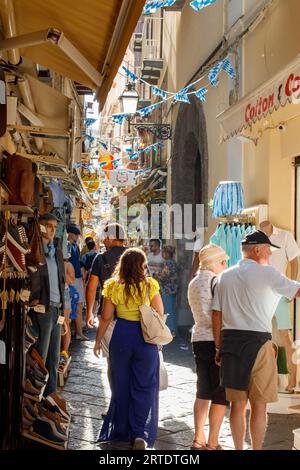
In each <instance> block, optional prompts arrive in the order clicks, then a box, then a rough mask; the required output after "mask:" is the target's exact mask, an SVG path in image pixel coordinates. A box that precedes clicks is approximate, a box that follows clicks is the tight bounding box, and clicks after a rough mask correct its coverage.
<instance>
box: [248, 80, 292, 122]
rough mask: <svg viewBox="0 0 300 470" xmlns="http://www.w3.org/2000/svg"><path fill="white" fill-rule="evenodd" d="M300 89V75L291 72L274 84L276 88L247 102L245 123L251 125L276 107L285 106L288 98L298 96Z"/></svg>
mask: <svg viewBox="0 0 300 470" xmlns="http://www.w3.org/2000/svg"><path fill="white" fill-rule="evenodd" d="M299 91H300V76H299V75H298V74H296V73H290V74H289V75H288V76H287V77H286V78H285V79H284V80H283V81H282V82H281V83H278V84H276V85H275V86H274V89H273V90H272V91H271V92H270V91H268V92H267V93H266V94H263V95H262V96H258V97H256V98H255V100H254V101H252V102H250V103H247V105H246V107H245V115H244V118H245V124H247V125H249V124H251V123H252V122H255V121H256V120H257V119H260V118H261V117H262V116H265V115H266V114H267V113H271V112H272V111H273V110H274V109H278V108H279V107H280V106H284V105H285V103H286V102H287V100H289V101H291V100H292V99H293V98H297V97H298V95H299Z"/></svg>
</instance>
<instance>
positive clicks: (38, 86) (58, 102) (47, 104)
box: [21, 75, 71, 165]
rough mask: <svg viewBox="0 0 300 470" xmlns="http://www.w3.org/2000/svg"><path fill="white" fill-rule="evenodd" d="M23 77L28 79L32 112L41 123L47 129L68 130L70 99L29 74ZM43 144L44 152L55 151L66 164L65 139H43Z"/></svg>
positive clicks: (67, 146) (67, 151) (67, 153)
mask: <svg viewBox="0 0 300 470" xmlns="http://www.w3.org/2000/svg"><path fill="white" fill-rule="evenodd" d="M24 78H25V80H28V82H29V85H30V89H31V94H32V99H33V104H34V107H35V109H36V112H35V113H34V114H35V115H36V117H37V118H38V119H40V121H41V123H42V125H43V126H44V127H46V128H49V129H52V128H53V129H55V128H57V129H61V130H65V131H66V132H68V131H69V128H70V117H69V106H70V103H71V100H70V99H69V98H67V97H66V96H64V95H62V94H61V93H59V92H58V91H56V90H55V89H54V88H51V87H49V86H48V85H45V84H44V83H42V82H41V81H40V80H37V79H35V78H33V77H31V76H30V75H25V77H24ZM23 108H24V106H23ZM21 109H22V108H21ZM25 115H26V113H25ZM29 120H30V116H29ZM32 124H34V123H32ZM43 145H44V149H43V150H44V152H46V153H50V152H52V153H56V154H57V155H58V156H59V157H60V158H61V159H63V160H64V161H65V164H66V165H68V163H69V161H68V156H69V142H68V140H67V139H44V142H43ZM50 161H51V160H50Z"/></svg>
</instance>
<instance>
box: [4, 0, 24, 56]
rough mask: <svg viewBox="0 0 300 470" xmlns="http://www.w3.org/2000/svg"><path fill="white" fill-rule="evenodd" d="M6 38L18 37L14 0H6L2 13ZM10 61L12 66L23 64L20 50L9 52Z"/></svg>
mask: <svg viewBox="0 0 300 470" xmlns="http://www.w3.org/2000/svg"><path fill="white" fill-rule="evenodd" d="M1 17H2V21H3V26H4V32H5V37H6V38H11V37H14V36H17V28H16V21H15V11H14V3H13V0H4V8H3V11H2V12H1ZM8 60H9V62H10V63H11V64H12V65H18V64H20V62H21V56H20V53H19V49H11V50H10V51H8Z"/></svg>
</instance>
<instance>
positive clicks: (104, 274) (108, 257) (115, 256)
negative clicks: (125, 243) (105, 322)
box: [98, 247, 126, 315]
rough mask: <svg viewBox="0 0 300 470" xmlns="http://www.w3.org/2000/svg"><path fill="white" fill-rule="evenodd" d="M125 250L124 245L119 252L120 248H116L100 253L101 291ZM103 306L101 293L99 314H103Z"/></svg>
mask: <svg viewBox="0 0 300 470" xmlns="http://www.w3.org/2000/svg"><path fill="white" fill-rule="evenodd" d="M125 250H126V248H125V247H122V252H119V250H118V252H116V251H115V250H108V251H107V252H105V253H102V254H100V255H99V256H101V259H102V263H101V270H100V273H99V279H100V292H101V291H102V289H103V286H104V283H105V281H107V280H108V279H110V278H111V276H112V274H113V272H114V270H115V267H116V266H117V264H118V261H119V259H120V257H121V256H122V254H123V253H124V251H125ZM120 251H121V250H120ZM102 307H103V297H102V295H100V299H99V310H98V315H100V314H101V311H102Z"/></svg>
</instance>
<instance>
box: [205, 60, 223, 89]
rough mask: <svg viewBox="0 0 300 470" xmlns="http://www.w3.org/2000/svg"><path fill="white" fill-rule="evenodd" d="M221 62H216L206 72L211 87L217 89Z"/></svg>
mask: <svg viewBox="0 0 300 470" xmlns="http://www.w3.org/2000/svg"><path fill="white" fill-rule="evenodd" d="M222 66H223V61H221V62H218V63H217V64H216V65H215V66H214V67H213V68H212V69H211V70H210V71H209V72H208V79H209V81H210V83H211V85H212V86H213V87H217V86H218V85H219V81H220V77H219V73H220V71H221V70H222Z"/></svg>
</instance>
